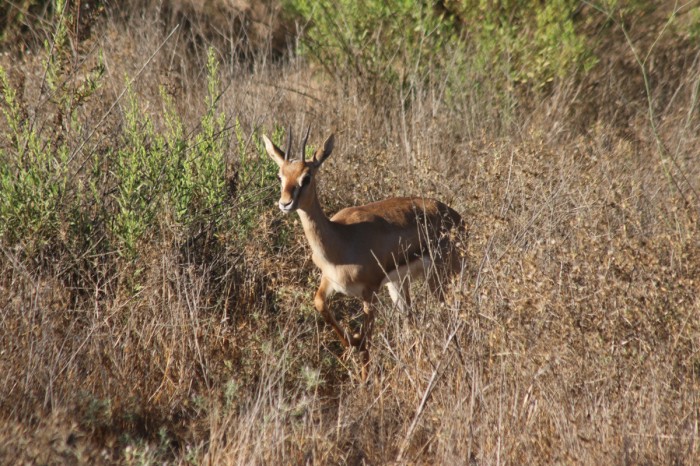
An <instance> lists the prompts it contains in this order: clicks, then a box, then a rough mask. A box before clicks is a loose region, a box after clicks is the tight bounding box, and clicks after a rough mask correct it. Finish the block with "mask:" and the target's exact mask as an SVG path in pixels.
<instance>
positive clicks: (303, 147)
mask: <svg viewBox="0 0 700 466" xmlns="http://www.w3.org/2000/svg"><path fill="white" fill-rule="evenodd" d="M310 132H311V125H309V127H308V128H306V134H305V135H304V139H303V140H302V141H301V161H302V162H305V161H306V141H308V140H309V133H310Z"/></svg>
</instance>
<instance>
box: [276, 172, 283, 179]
mask: <svg viewBox="0 0 700 466" xmlns="http://www.w3.org/2000/svg"><path fill="white" fill-rule="evenodd" d="M277 179H278V180H280V181H282V175H280V174H279V173H278V174H277Z"/></svg>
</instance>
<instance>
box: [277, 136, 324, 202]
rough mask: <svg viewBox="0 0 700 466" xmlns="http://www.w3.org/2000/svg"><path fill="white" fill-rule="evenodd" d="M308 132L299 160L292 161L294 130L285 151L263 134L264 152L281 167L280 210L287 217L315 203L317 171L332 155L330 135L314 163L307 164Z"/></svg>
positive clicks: (309, 161)
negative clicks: (287, 214) (290, 213)
mask: <svg viewBox="0 0 700 466" xmlns="http://www.w3.org/2000/svg"><path fill="white" fill-rule="evenodd" d="M310 129H311V128H309V129H308V130H307V131H306V135H305V136H304V139H303V140H302V143H301V152H300V153H299V156H298V157H293V156H292V154H291V152H292V129H291V128H289V129H288V130H287V148H286V151H284V152H283V151H282V149H280V148H279V147H277V146H276V145H274V144H273V143H272V141H270V140H269V139H268V138H267V136H265V135H264V134H263V141H264V142H265V149H266V150H267V153H268V154H269V155H270V157H272V160H274V161H275V163H276V164H277V165H278V166H279V167H280V171H279V175H278V176H279V179H280V182H281V183H282V192H281V194H280V200H279V203H278V205H279V208H280V210H282V212H284V213H289V212H292V211H294V210H296V209H299V208H301V209H302V210H303V209H304V208H305V207H307V206H308V205H310V203H311V202H315V198H316V184H315V179H314V178H315V176H316V171H317V170H318V167H320V166H321V164H322V163H323V162H324V161H325V160H326V159H327V158H328V156H329V155H331V152H332V151H333V141H334V139H333V135H332V134H331V135H330V136H328V139H326V142H324V143H323V147H321V148H319V149H318V150H317V151H316V153H315V154H314V156H313V158H312V159H311V160H308V161H307V160H305V157H304V154H305V151H306V141H307V140H308V138H309V131H310Z"/></svg>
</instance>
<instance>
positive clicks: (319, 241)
mask: <svg viewBox="0 0 700 466" xmlns="http://www.w3.org/2000/svg"><path fill="white" fill-rule="evenodd" d="M297 212H298V213H299V218H300V219H301V225H302V226H303V227H304V234H305V235H306V239H307V241H308V242H309V244H310V245H311V249H312V250H313V252H314V254H315V255H317V256H318V258H319V259H324V260H326V261H332V260H333V259H334V257H335V256H336V255H337V254H338V253H339V252H340V251H341V249H340V245H339V244H338V241H339V238H338V235H337V234H336V231H335V228H334V225H333V222H331V221H330V219H329V218H328V217H326V214H325V213H324V212H323V209H322V208H321V204H320V203H319V202H318V197H317V196H316V193H315V192H314V193H313V199H311V200H310V201H309V202H308V204H307V205H305V206H304V207H303V208H302V207H299V209H298V210H297Z"/></svg>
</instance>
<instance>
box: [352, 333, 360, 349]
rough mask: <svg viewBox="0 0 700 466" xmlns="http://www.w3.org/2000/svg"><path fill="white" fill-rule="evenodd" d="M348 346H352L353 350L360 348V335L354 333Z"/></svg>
mask: <svg viewBox="0 0 700 466" xmlns="http://www.w3.org/2000/svg"><path fill="white" fill-rule="evenodd" d="M350 345H351V346H354V347H355V348H360V347H361V346H362V335H361V334H359V333H355V334H354V335H353V336H352V337H350Z"/></svg>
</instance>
